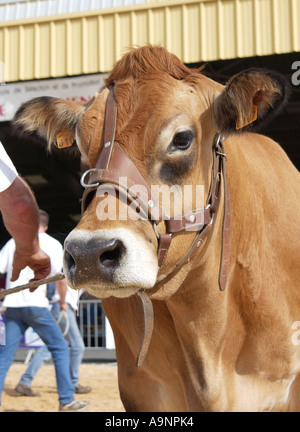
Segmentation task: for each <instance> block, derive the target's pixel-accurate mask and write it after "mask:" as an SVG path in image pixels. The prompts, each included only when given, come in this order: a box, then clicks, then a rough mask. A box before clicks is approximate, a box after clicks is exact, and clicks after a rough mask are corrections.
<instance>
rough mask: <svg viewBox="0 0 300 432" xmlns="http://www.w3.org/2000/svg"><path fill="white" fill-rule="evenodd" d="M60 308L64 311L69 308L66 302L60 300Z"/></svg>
mask: <svg viewBox="0 0 300 432" xmlns="http://www.w3.org/2000/svg"><path fill="white" fill-rule="evenodd" d="M60 309H61V310H63V311H65V312H66V311H67V310H68V309H69V306H68V303H66V302H60Z"/></svg>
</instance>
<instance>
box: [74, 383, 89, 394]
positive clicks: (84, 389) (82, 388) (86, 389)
mask: <svg viewBox="0 0 300 432" xmlns="http://www.w3.org/2000/svg"><path fill="white" fill-rule="evenodd" d="M90 391H92V389H91V387H87V386H82V385H80V384H77V386H75V393H78V394H85V393H89V392H90Z"/></svg>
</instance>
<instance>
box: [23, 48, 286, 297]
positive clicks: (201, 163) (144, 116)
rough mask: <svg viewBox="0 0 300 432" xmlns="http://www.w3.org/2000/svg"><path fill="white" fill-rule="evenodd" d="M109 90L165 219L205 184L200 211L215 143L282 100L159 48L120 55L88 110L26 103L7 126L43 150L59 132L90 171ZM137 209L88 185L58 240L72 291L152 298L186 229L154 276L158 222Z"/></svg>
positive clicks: (276, 84) (123, 146) (278, 88)
mask: <svg viewBox="0 0 300 432" xmlns="http://www.w3.org/2000/svg"><path fill="white" fill-rule="evenodd" d="M112 85H113V86H114V98H115V100H116V104H117V117H116V129H115V138H114V139H115V141H116V143H117V145H118V148H119V149H120V151H121V152H124V153H125V154H126V155H127V156H126V157H128V160H130V161H131V162H132V163H133V165H134V166H135V167H136V168H137V170H138V172H139V173H140V174H141V175H142V177H143V178H144V180H145V182H146V183H147V185H150V186H154V185H155V187H156V188H160V187H163V185H165V186H166V190H167V191H168V192H171V193H170V195H169V196H168V197H167V198H166V196H163V195H161V196H160V198H159V202H160V206H161V208H162V209H163V211H164V212H165V213H166V214H168V215H169V216H171V217H172V216H174V215H177V214H181V213H182V209H183V201H184V202H185V207H184V210H185V211H188V210H192V209H195V208H196V207H197V205H198V204H197V202H196V200H197V199H199V196H197V193H198V192H199V191H201V190H202V189H197V188H196V186H197V185H198V186H203V197H202V198H201V199H202V204H204V205H206V204H207V197H208V195H209V190H210V183H211V171H212V161H213V155H212V153H213V151H212V147H213V143H214V140H215V137H216V135H217V134H218V133H222V134H223V135H225V136H228V135H230V134H232V133H238V132H239V131H244V130H249V129H251V128H252V127H253V126H256V125H258V126H259V125H260V124H262V123H263V122H264V121H265V120H266V119H268V118H269V117H270V116H271V115H272V114H273V113H275V112H276V111H277V110H278V109H279V108H280V107H281V106H282V103H283V102H284V101H285V99H286V97H287V89H286V85H285V83H284V81H283V80H282V79H281V77H280V76H278V75H277V74H273V73H271V72H269V71H263V70H248V71H245V72H242V73H239V74H238V75H236V76H234V77H233V78H232V79H231V80H230V81H229V82H228V84H227V85H226V87H223V86H221V85H220V84H217V83H216V82H214V81H212V80H210V79H208V78H207V77H205V76H204V75H203V74H202V73H201V72H200V70H195V69H189V68H188V67H186V66H184V65H183V64H182V63H181V62H180V61H179V59H178V58H177V57H175V56H174V55H171V54H169V53H168V52H167V51H166V50H164V49H163V48H161V47H150V46H147V47H143V48H139V49H134V50H132V51H130V52H129V53H128V54H126V55H125V56H124V57H123V58H122V59H121V60H120V61H119V62H118V63H117V64H116V66H115V68H114V69H113V71H112V72H111V74H110V75H109V77H108V79H107V82H106V86H105V87H104V88H102V89H101V90H100V91H99V92H97V93H96V94H95V96H94V97H93V99H92V100H90V101H89V102H88V103H87V104H82V103H77V102H69V101H65V100H61V99H56V98H49V97H47V98H38V99H34V100H32V101H29V102H28V103H26V104H25V105H23V107H22V108H21V109H20V110H19V111H18V113H17V114H16V119H15V125H16V127H17V128H19V129H21V130H22V131H27V132H30V131H37V132H38V133H39V134H40V135H41V136H43V137H44V138H46V139H47V140H48V143H49V145H52V144H53V143H54V142H55V140H56V136H57V134H58V133H60V135H65V136H66V137H68V136H73V137H75V139H76V143H77V146H78V148H79V150H80V152H81V155H82V159H83V161H84V163H85V164H86V165H87V166H88V167H90V168H94V167H95V166H96V164H97V161H98V157H99V153H100V151H102V150H103V148H104V146H106V145H107V143H106V142H104V141H105V140H104V138H103V124H104V118H105V109H106V102H107V98H108V94H109V91H110V90H109V89H110V88H111V87H112ZM108 145H110V144H108ZM131 162H130V163H129V165H128V167H127V168H125V169H123V168H122V169H120V173H119V174H120V178H122V180H121V181H122V182H124V181H126V178H125V177H126V176H127V177H128V178H129V177H130V173H131V171H132V166H131V165H130V164H131ZM125 165H126V164H125ZM93 175H94V173H93V172H92V177H93ZM96 184H97V182H96ZM184 185H188V186H189V185H190V186H191V189H186V190H184ZM106 186H107V185H106ZM153 190H154V191H157V190H159V189H155V188H154V189H153ZM161 190H162V189H160V191H161ZM156 198H157V196H156ZM137 203H138V201H136V203H134V200H128V197H126V199H124V194H121V193H120V191H119V190H118V189H117V190H116V189H115V188H114V187H106V188H105V189H103V187H102V188H101V187H100V188H97V187H95V188H94V190H93V193H91V194H89V196H88V197H87V200H86V204H85V211H84V213H83V216H82V218H81V221H80V222H79V224H78V226H77V227H76V228H75V229H74V230H73V231H72V232H71V233H70V234H69V236H68V237H67V239H66V241H65V260H64V261H65V262H64V272H65V275H66V277H67V280H68V283H69V285H70V286H71V287H73V288H76V289H78V288H85V289H87V290H88V291H90V292H91V293H93V294H94V295H96V296H98V297H102V298H105V297H109V296H115V297H127V296H130V295H132V294H134V293H136V292H137V291H138V290H140V289H141V288H143V289H145V290H151V289H152V288H153V287H154V286H155V285H156V283H157V281H158V280H160V279H162V278H164V277H165V276H166V275H168V274H169V273H170V272H171V271H172V270H173V269H174V267H175V266H176V264H177V263H178V262H179V261H180V259H181V258H182V257H183V256H184V254H185V253H186V252H187V250H188V249H189V246H190V245H191V243H192V242H193V239H194V237H195V232H194V230H191V231H189V230H187V231H180V232H178V233H175V234H174V235H173V239H172V242H171V245H170V249H169V252H168V255H167V257H166V260H165V262H164V264H163V265H162V267H161V268H160V267H159V265H158V257H157V247H158V245H157V233H156V232H155V230H157V232H158V233H164V232H165V229H166V228H165V224H164V221H161V222H160V223H159V224H158V225H157V226H156V225H155V224H154V225H155V226H153V221H152V220H150V219H148V218H142V217H138V216H140V214H138V213H137V208H136V207H137V205H136V204H137ZM124 208H125V213H124ZM154 228H155V229H154Z"/></svg>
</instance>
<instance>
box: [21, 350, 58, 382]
mask: <svg viewBox="0 0 300 432" xmlns="http://www.w3.org/2000/svg"><path fill="white" fill-rule="evenodd" d="M50 359H51V353H50V351H49V350H48V348H47V346H46V345H43V346H42V347H41V348H39V349H38V350H37V353H36V354H35V356H34V357H33V359H32V360H31V362H30V363H29V365H28V367H27V369H26V371H25V372H24V374H23V375H22V377H21V379H20V381H19V385H22V386H25V387H31V384H32V381H33V379H34V377H35V376H36V374H37V373H38V371H39V369H40V367H41V366H43V364H44V362H45V361H47V360H50Z"/></svg>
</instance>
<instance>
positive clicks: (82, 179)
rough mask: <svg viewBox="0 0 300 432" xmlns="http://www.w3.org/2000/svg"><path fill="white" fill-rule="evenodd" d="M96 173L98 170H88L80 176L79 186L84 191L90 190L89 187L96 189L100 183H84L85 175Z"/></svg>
mask: <svg viewBox="0 0 300 432" xmlns="http://www.w3.org/2000/svg"><path fill="white" fill-rule="evenodd" d="M98 171H99V169H98V168H90V169H88V170H87V171H85V172H84V173H83V174H82V176H81V179H80V184H81V186H82V187H84V188H85V189H86V188H90V187H97V186H99V184H100V182H97V183H85V178H86V176H87V174H90V173H92V172H98Z"/></svg>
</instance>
